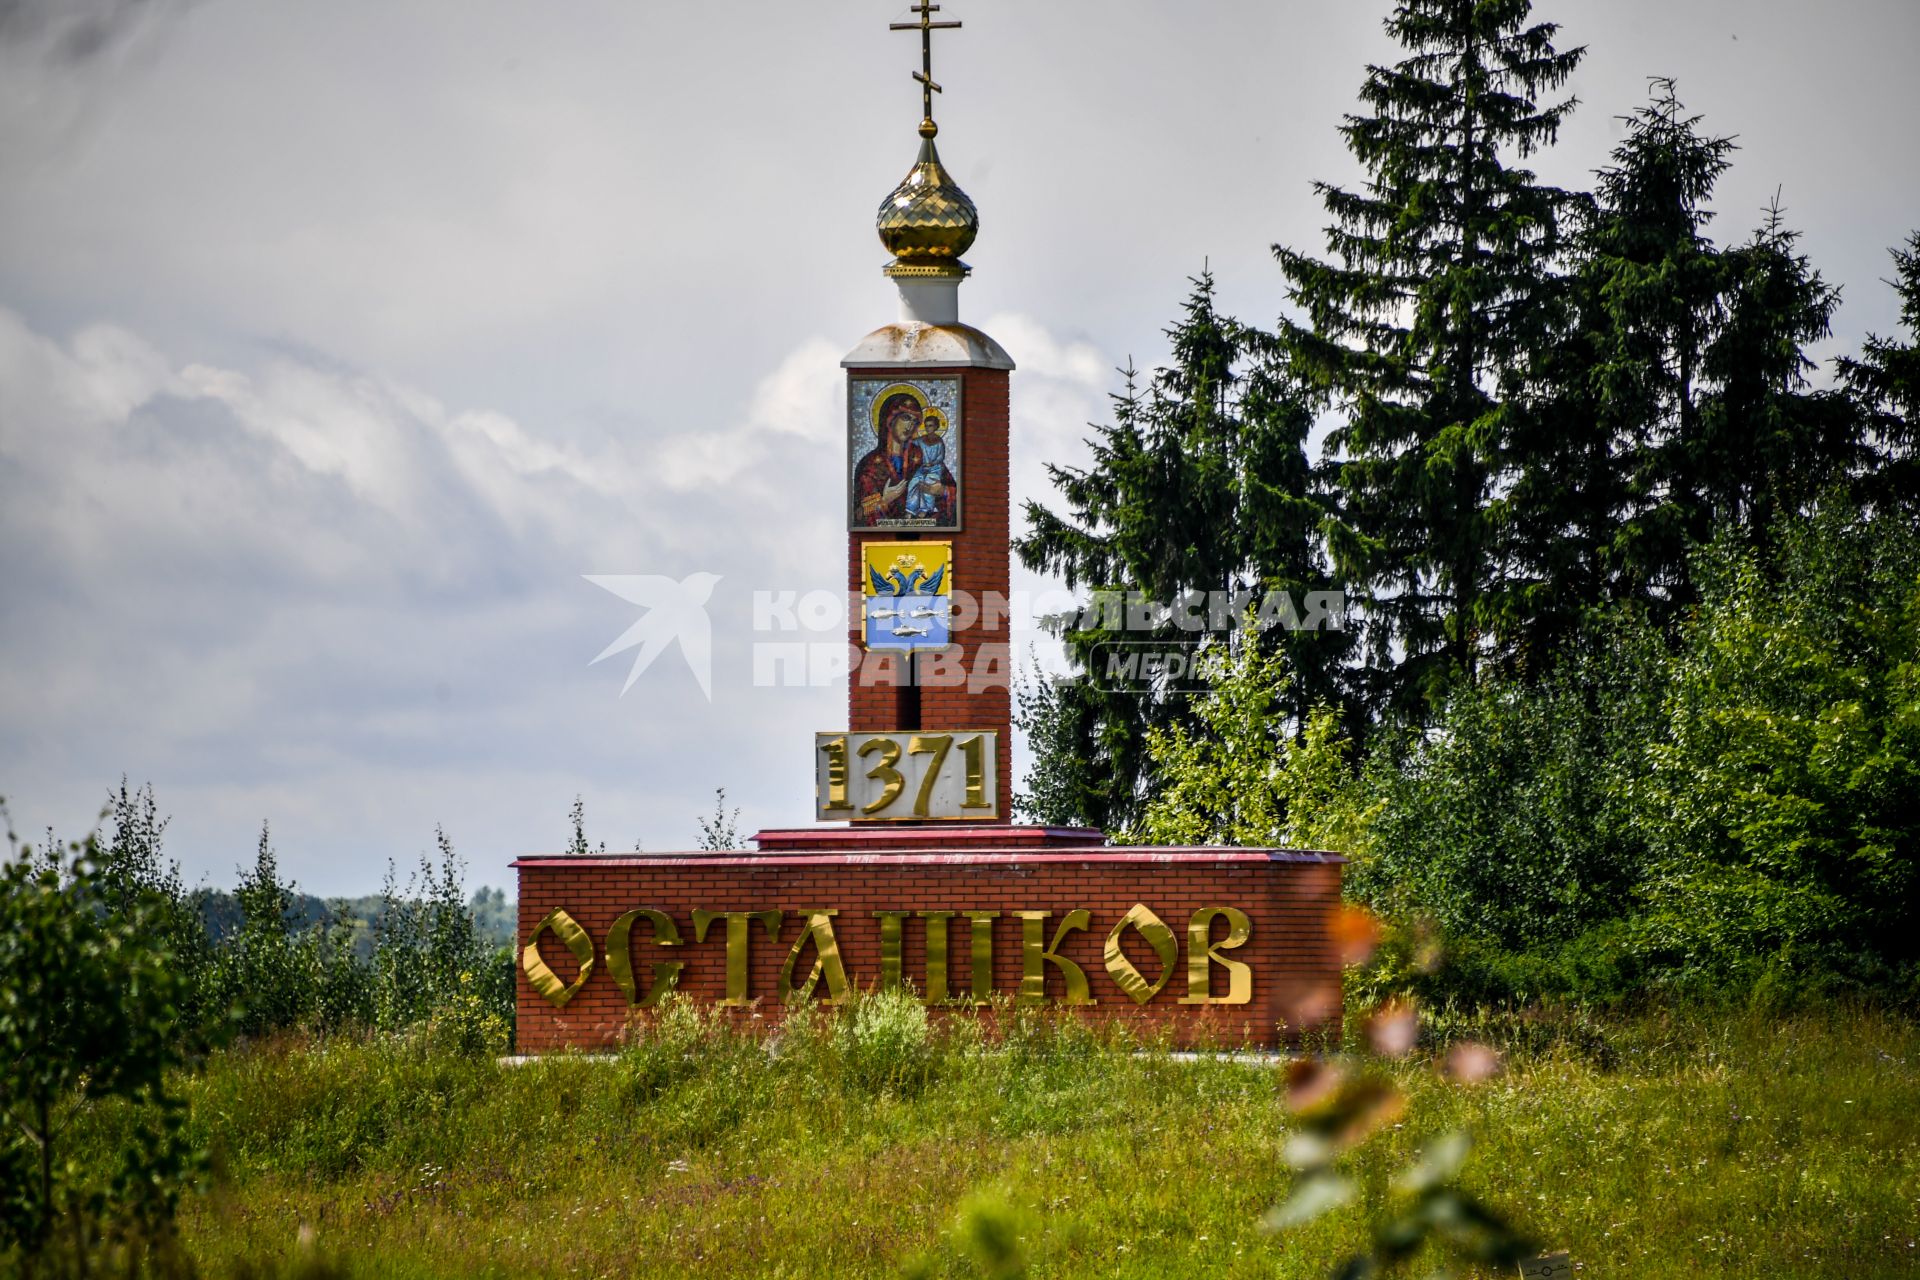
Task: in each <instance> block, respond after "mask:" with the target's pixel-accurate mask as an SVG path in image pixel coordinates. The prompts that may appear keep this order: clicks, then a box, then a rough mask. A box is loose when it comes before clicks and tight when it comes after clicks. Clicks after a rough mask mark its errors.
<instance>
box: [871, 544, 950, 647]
mask: <svg viewBox="0 0 1920 1280" xmlns="http://www.w3.org/2000/svg"><path fill="white" fill-rule="evenodd" d="M861 561H862V566H863V568H864V569H865V573H864V574H863V581H862V582H861V595H862V597H863V603H864V605H865V608H864V610H863V612H864V623H863V626H864V634H865V638H866V645H867V648H869V649H894V650H912V649H944V648H946V647H947V646H948V645H950V644H952V643H953V544H952V543H950V542H869V543H865V544H864V545H863V546H862V548H861Z"/></svg>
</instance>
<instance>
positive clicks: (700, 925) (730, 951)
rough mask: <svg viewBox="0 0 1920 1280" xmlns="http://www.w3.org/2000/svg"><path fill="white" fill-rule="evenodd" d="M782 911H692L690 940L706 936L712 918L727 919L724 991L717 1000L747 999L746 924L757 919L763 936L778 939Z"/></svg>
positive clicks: (739, 1002)
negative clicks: (763, 933)
mask: <svg viewBox="0 0 1920 1280" xmlns="http://www.w3.org/2000/svg"><path fill="white" fill-rule="evenodd" d="M783 915H784V913H783V912H779V911H696V912H694V913H693V940H694V941H695V942H705V941H706V940H707V926H708V925H711V924H712V923H713V922H714V921H715V920H725V921H726V922H727V994H726V998H725V999H723V1000H721V1001H720V1003H721V1004H724V1005H743V1004H745V1003H747V924H748V922H749V921H752V920H758V921H759V922H760V923H761V924H763V925H765V926H766V929H767V937H768V938H770V939H771V940H773V941H774V942H778V941H780V921H781V919H782V917H783Z"/></svg>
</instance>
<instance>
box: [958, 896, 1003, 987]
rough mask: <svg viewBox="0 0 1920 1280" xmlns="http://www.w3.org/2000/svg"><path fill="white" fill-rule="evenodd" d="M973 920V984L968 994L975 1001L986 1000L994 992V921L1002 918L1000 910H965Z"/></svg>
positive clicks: (966, 914)
mask: <svg viewBox="0 0 1920 1280" xmlns="http://www.w3.org/2000/svg"><path fill="white" fill-rule="evenodd" d="M962 914H963V915H965V916H966V917H967V919H969V920H971V921H973V940H972V944H971V947H970V950H971V951H972V952H973V957H972V958H973V985H972V986H970V987H968V988H967V995H968V996H969V997H971V998H972V999H973V1000H974V1001H975V1002H977V1003H979V1002H984V1001H985V1000H986V998H987V997H988V996H990V995H992V994H993V922H994V921H995V920H998V919H999V918H1000V913H999V912H998V911H967V912H963V913H962Z"/></svg>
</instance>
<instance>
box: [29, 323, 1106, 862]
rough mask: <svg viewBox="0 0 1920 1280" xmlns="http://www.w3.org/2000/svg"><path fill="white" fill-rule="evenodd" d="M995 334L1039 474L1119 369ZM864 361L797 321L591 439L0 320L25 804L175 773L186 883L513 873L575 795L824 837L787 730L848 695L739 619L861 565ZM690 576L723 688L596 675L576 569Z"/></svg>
mask: <svg viewBox="0 0 1920 1280" xmlns="http://www.w3.org/2000/svg"><path fill="white" fill-rule="evenodd" d="M993 326H994V332H995V333H996V336H1003V340H1005V338H1007V337H1010V338H1011V339H1012V341H1011V342H1010V343H1009V345H1010V346H1013V347H1014V348H1015V349H1016V350H1015V355H1016V358H1018V359H1020V360H1021V361H1022V367H1021V371H1020V372H1019V373H1017V374H1016V375H1015V383H1014V400H1013V406H1014V414H1015V439H1016V446H1015V454H1016V457H1017V458H1019V459H1021V464H1020V465H1021V467H1022V468H1023V471H1022V474H1028V473H1031V472H1032V471H1033V470H1034V469H1035V468H1036V467H1037V464H1038V459H1039V458H1040V457H1054V456H1061V455H1062V454H1063V453H1064V452H1066V451H1067V450H1069V448H1070V445H1071V442H1072V441H1073V440H1075V439H1077V437H1078V434H1079V433H1080V432H1081V431H1082V429H1083V428H1082V425H1081V424H1082V423H1084V422H1085V420H1086V419H1087V418H1088V417H1089V416H1092V415H1093V414H1095V413H1096V412H1097V411H1098V410H1099V409H1100V408H1101V404H1100V401H1101V397H1102V392H1101V390H1100V386H1099V381H1098V379H1097V377H1096V376H1095V374H1094V372H1093V371H1094V370H1095V369H1097V368H1098V367H1100V361H1098V360H1097V358H1096V357H1095V356H1094V354H1093V353H1092V351H1091V349H1090V348H1087V347H1086V346H1085V345H1084V344H1068V343H1061V342H1059V341H1057V340H1055V339H1054V338H1053V337H1052V336H1051V335H1050V334H1049V333H1048V332H1047V330H1046V329H1045V328H1044V327H1043V326H1041V325H1039V324H1037V323H1035V322H1034V321H1032V320H1031V319H1029V318H1026V317H1022V316H1018V315H1006V316H1001V317H997V318H996V319H995V321H994V322H993ZM839 355H840V352H839V351H838V349H837V348H836V346H835V345H834V344H831V343H829V342H828V341H827V340H825V339H823V338H818V337H815V338H808V339H804V340H802V341H801V342H800V343H798V344H797V345H796V346H795V348H794V349H793V350H791V351H790V352H788V353H786V354H785V355H784V356H783V357H782V358H781V359H780V360H779V361H777V362H776V363H775V364H774V365H773V367H772V368H770V369H769V370H768V372H767V373H766V374H765V375H764V376H762V377H760V378H758V379H753V380H750V381H748V382H747V383H746V384H745V385H744V386H742V387H741V389H740V390H739V391H738V392H737V393H736V396H737V399H736V402H735V403H733V404H731V405H729V404H728V403H727V401H726V398H725V397H716V398H715V399H714V401H713V404H712V413H713V421H711V422H689V423H685V424H676V429H675V430H674V431H673V432H671V433H667V432H658V431H656V432H653V433H651V434H645V435H643V434H639V433H626V434H623V429H622V428H620V427H618V426H608V427H605V428H603V429H599V430H597V431H582V430H581V429H579V427H578V426H577V424H575V426H574V429H573V430H572V431H571V433H569V432H564V431H561V430H559V429H557V428H551V427H547V426H544V425H539V424H534V423H530V422H525V421H521V420H519V419H517V418H515V417H514V416H512V415H509V414H506V413H503V412H501V411H499V410H496V409H490V408H458V409H456V408H450V407H449V406H448V405H447V404H446V403H445V402H444V401H443V400H442V399H441V398H440V397H438V396H436V395H434V394H432V393H430V392H427V391H425V390H422V389H420V388H418V387H415V386H411V385H408V384H406V383H403V382H399V381H396V380H393V379H391V378H387V377H383V376H380V375H378V374H374V373H368V372H361V371H356V370H351V369H342V368H338V367H330V366H326V365H324V364H322V363H320V362H319V361H316V360H312V359H298V358H294V357H291V356H287V355H284V354H277V355H271V356H268V357H264V358H262V359H261V360H260V361H259V362H258V363H257V364H256V365H254V366H251V367H227V366H215V365H212V364H208V363H188V364H185V365H183V366H181V365H176V364H175V363H174V362H173V361H171V360H170V359H168V357H167V356H166V355H165V353H164V352H162V351H161V350H160V349H159V348H158V347H157V346H156V345H155V344H153V343H150V342H148V341H146V340H145V339H143V338H142V337H141V336H139V335H138V334H135V333H132V332H130V331H128V330H126V329H124V328H116V327H112V326H93V327H90V328H86V329H83V330H81V331H80V332H79V333H78V334H76V335H75V336H74V337H72V338H71V339H69V340H65V341H60V340H55V339H53V338H50V337H48V336H46V335H44V334H41V333H38V332H35V331H34V329H33V328H32V327H30V326H29V325H27V324H26V323H25V322H24V321H23V320H22V319H21V318H20V317H19V316H18V315H16V314H15V313H13V312H11V311H8V310H5V309H4V308H0V539H3V540H4V546H3V547H0V570H4V581H5V584H6V585H5V602H6V610H5V617H4V620H0V645H4V651H5V653H6V654H7V658H8V661H7V662H6V663H5V664H4V666H0V709H3V712H4V719H3V721H0V723H4V729H0V780H4V784H5V785H4V788H0V790H4V792H5V793H7V794H10V795H12V796H13V797H14V798H15V803H16V812H17V813H19V814H21V816H22V817H23V818H25V817H32V818H36V819H37V817H38V816H39V815H40V814H41V813H45V814H47V815H48V816H57V817H58V818H59V820H60V821H62V822H64V823H67V824H69V825H71V824H72V823H73V822H75V821H84V820H86V819H87V818H90V817H91V815H92V813H93V812H94V808H95V802H96V801H97V798H98V796H99V795H100V794H101V791H102V789H103V788H104V787H105V786H106V785H107V784H108V783H110V782H111V781H113V780H114V779H115V778H117V777H118V775H119V774H120V773H121V772H122V771H126V772H128V773H130V774H131V775H132V776H133V777H134V779H135V780H136V781H138V780H140V779H143V778H151V779H153V780H154V781H155V782H156V784H157V785H158V786H159V788H160V791H161V794H162V799H163V802H165V804H166V805H167V807H168V808H170V809H171V810H172V811H173V812H174V813H175V814H176V819H177V820H176V826H175V828H174V830H175V833H176V847H177V848H178V849H179V852H180V853H181V855H182V856H183V857H184V858H185V859H186V861H187V864H188V869H189V871H190V873H192V874H194V875H200V874H206V875H211V876H213V877H214V878H216V879H220V880H224V879H225V878H227V877H228V875H229V874H230V866H231V864H232V863H233V862H235V861H237V860H238V859H239V858H240V857H241V856H243V855H244V852H245V850H246V848H247V847H248V841H249V840H250V839H251V834H250V828H251V826H252V824H253V823H255V822H257V821H258V820H259V819H260V818H263V817H264V818H272V819H273V820H274V825H275V830H276V832H277V838H278V839H279V841H280V843H281V847H282V852H283V855H284V856H285V858H286V861H287V865H288V866H289V867H290V868H292V869H293V871H294V873H295V874H297V875H300V876H301V877H302V878H303V879H305V880H306V881H307V882H308V883H310V884H315V885H318V886H319V887H321V888H323V889H326V890H329V891H333V890H338V891H342V892H344V891H348V890H354V889H365V888H367V887H370V886H371V885H372V884H374V883H376V882H377V879H378V875H379V871H380V866H381V863H382V862H383V860H384V858H385V857H386V856H388V855H389V854H391V853H394V852H395V851H396V850H398V852H399V853H401V854H402V856H405V855H406V854H407V853H408V851H409V850H410V849H411V848H416V847H418V846H419V845H421V844H424V841H425V838H426V835H427V833H429V832H430V831H431V827H432V824H433V823H434V822H435V821H438V820H445V821H448V822H449V824H450V827H451V828H452V829H453V830H454V834H455V837H456V839H457V840H459V839H463V837H464V840H465V842H466V843H467V844H469V845H471V846H472V852H473V854H474V857H475V860H476V864H477V865H481V866H483V867H485V868H491V870H487V871H485V876H491V878H493V879H495V880H498V879H500V878H501V875H500V871H499V866H498V864H499V863H500V862H502V861H504V859H505V858H506V857H508V856H511V855H512V854H514V853H517V852H522V851H525V850H527V849H532V848H540V847H544V846H546V845H550V844H551V843H552V842H553V833H554V832H556V831H558V830H559V817H560V815H562V814H563V813H564V809H565V805H566V802H567V801H568V800H569V799H570V798H571V795H572V793H573V792H574V791H582V792H587V793H590V794H592V795H593V796H594V804H593V806H592V807H593V809H594V810H595V811H596V812H598V813H600V814H603V815H604V817H603V818H602V819H601V821H602V822H603V823H604V824H605V826H606V827H607V830H606V832H605V834H606V837H607V838H609V839H610V840H614V841H615V843H621V844H625V843H630V842H631V840H632V836H633V833H634V832H645V833H647V834H648V835H650V837H651V841H650V842H652V843H655V844H656V845H659V844H667V845H671V844H672V843H675V842H677V841H678V840H684V839H686V838H687V837H688V836H689V835H691V819H692V815H693V814H694V813H695V812H697V811H699V810H700V809H701V807H702V806H703V804H704V803H705V802H704V800H702V799H701V797H702V796H704V795H706V794H710V790H709V789H710V787H711V786H713V785H727V786H729V787H730V794H731V795H732V796H733V798H734V800H735V801H736V802H738V803H743V804H745V805H746V806H747V810H748V813H749V815H750V816H752V815H759V816H760V817H762V818H763V819H764V820H766V821H769V822H773V823H779V822H795V821H804V820H806V817H807V814H808V812H809V807H808V799H807V797H808V791H809V788H810V785H811V779H810V777H809V776H808V775H807V773H806V770H805V769H804V768H803V767H801V766H799V765H796V764H794V763H793V762H794V761H796V760H802V759H804V752H803V751H802V752H800V753H799V754H795V752H796V750H797V749H796V748H795V747H794V745H793V744H795V743H802V742H804V741H805V740H806V735H807V734H808V733H810V732H811V731H812V730H813V729H815V728H821V727H827V726H830V725H832V724H834V723H836V722H837V721H839V720H840V718H841V717H842V716H843V714H844V711H843V710H842V708H843V705H844V694H843V693H842V692H840V691H839V690H837V689H820V690H815V689H800V690H766V689H755V688H752V687H751V672H752V659H751V654H750V649H749V645H750V642H751V639H752V637H751V636H750V635H748V634H747V627H748V614H749V610H748V607H747V606H748V601H749V600H750V598H751V592H752V591H753V590H754V589H756V588H766V589H773V590H781V589H791V590H797V591H802V592H804V591H806V590H810V589H814V588H827V589H835V588H836V586H837V583H838V582H839V580H840V577H841V574H842V573H843V572H844V569H843V563H844V562H843V560H842V558H841V557H842V556H843V554H844V550H843V548H844V546H845V542H844V538H845V533H844V528H843V525H842V523H841V519H840V508H839V495H840V493H841V491H842V486H843V485H844V476H843V467H844V465H845V455H844V452H843V447H842V445H841V443H840V435H841V430H842V428H841V419H842V415H843V413H844V407H843V405H844V400H843V396H844V391H843V386H844V382H843V379H844V373H843V371H842V370H841V369H840V368H839ZM697 570H698V571H708V572H715V573H719V574H722V575H723V576H724V581H723V584H722V587H721V589H720V593H719V594H718V595H717V596H716V600H715V610H714V614H715V626H716V631H715V665H714V679H715V688H714V702H713V703H712V704H711V705H708V704H707V703H706V702H705V700H704V699H702V698H701V696H700V692H699V689H698V687H697V686H696V684H695V683H694V681H693V680H692V678H691V677H689V676H687V675H686V673H685V672H684V671H681V670H680V669H679V666H678V665H676V664H658V669H657V670H650V671H649V673H648V675H647V676H646V677H645V678H644V679H643V681H642V682H641V684H640V685H638V686H636V687H635V689H634V691H633V693H632V694H631V695H630V696H629V697H628V698H627V699H625V700H622V699H620V698H619V697H617V694H618V693H619V688H620V673H619V672H617V671H613V670H611V667H612V666H614V665H618V664H607V665H603V666H602V667H599V668H592V669H589V667H588V660H589V659H590V658H591V657H592V656H593V655H594V654H595V653H596V652H598V651H599V649H600V648H601V647H602V646H604V645H605V643H606V642H607V641H608V640H609V639H611V638H612V637H613V636H614V635H616V634H618V633H619V631H620V629H621V628H622V627H624V626H626V625H627V624H628V623H629V622H631V617H630V616H628V615H629V613H630V610H626V609H624V608H623V607H622V606H621V605H620V604H619V602H618V601H613V600H610V599H609V598H608V597H606V596H604V594H603V593H600V592H597V591H595V590H594V589H593V588H592V587H591V586H590V585H583V584H582V583H581V580H580V575H581V574H583V573H604V572H615V573H636V572H638V573H667V574H671V575H673V576H675V577H681V576H684V575H685V574H687V573H689V572H693V571H697ZM663 725H672V726H674V729H673V732H671V733H666V732H663V731H662V730H661V726H663ZM616 780H619V781H616ZM22 805H26V806H28V808H27V809H22V807H21V806H22ZM480 822H484V823H485V824H487V825H486V827H485V831H484V833H483V835H482V838H481V840H480V842H479V843H475V841H474V824H475V823H480ZM616 832H618V833H621V834H619V835H618V836H617V838H616V835H615V833H616ZM477 874H478V873H477ZM482 878H484V876H483V877H482Z"/></svg>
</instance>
